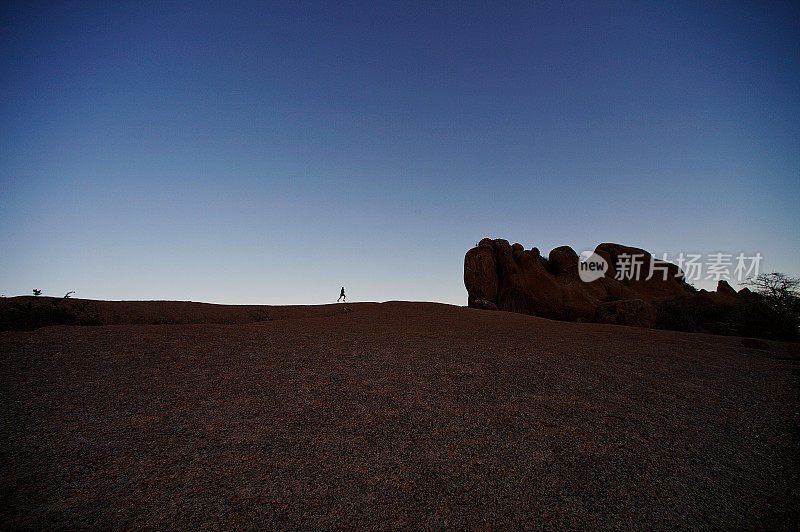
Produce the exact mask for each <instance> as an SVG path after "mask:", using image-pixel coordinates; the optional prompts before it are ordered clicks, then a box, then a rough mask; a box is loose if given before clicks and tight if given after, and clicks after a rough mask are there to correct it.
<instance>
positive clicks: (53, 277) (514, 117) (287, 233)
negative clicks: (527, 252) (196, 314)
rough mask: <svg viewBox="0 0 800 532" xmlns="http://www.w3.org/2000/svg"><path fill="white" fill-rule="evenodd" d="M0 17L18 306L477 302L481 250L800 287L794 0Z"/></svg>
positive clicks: (40, 8) (3, 214) (5, 243)
mask: <svg viewBox="0 0 800 532" xmlns="http://www.w3.org/2000/svg"><path fill="white" fill-rule="evenodd" d="M289 4H291V5H289ZM0 22H2V32H1V33H0V69H1V70H0V79H2V82H0V117H2V120H1V121H0V141H1V142H0V201H1V202H2V209H1V210H0V249H1V250H2V253H1V254H0V257H1V258H0V291H2V293H4V294H5V295H17V294H29V293H30V292H31V289H32V288H41V289H42V290H43V291H44V292H45V294H49V295H58V296H60V295H63V294H64V293H66V292H67V291H69V290H75V291H76V294H75V296H76V297H85V298H96V299H170V300H195V301H208V302H219V303H263V304H301V303H327V302H331V301H333V300H335V299H336V297H337V296H338V290H339V287H340V286H341V285H345V286H346V287H347V291H348V296H349V298H351V299H352V300H365V301H366V300H372V301H384V300H392V299H408V300H430V301H441V302H446V303H455V304H465V303H466V291H465V289H464V286H463V281H462V275H463V257H464V253H465V252H466V251H467V250H468V249H469V248H470V247H472V246H473V245H475V243H476V242H477V241H478V240H480V239H481V238H482V237H485V236H489V237H493V238H506V239H508V240H510V241H511V242H515V241H518V242H520V243H522V244H523V245H524V246H525V247H526V248H530V247H532V246H538V247H539V248H540V249H541V250H542V251H543V252H545V253H546V252H547V251H548V250H550V249H552V248H553V247H556V246H559V245H565V244H566V245H571V246H572V247H573V248H575V249H576V250H577V251H578V252H580V251H582V250H585V249H590V248H592V249H593V248H594V246H595V245H596V244H598V243H600V242H619V243H623V244H629V245H634V246H639V247H644V248H645V249H648V250H650V251H652V252H656V253H659V254H660V253H665V252H666V253H669V254H676V253H678V252H681V251H683V252H697V253H704V254H709V253H714V252H719V251H722V252H727V253H734V254H735V253H739V252H745V253H749V254H752V253H755V252H760V253H761V254H762V255H763V256H764V262H763V263H762V269H766V270H769V271H775V270H776V271H783V272H786V273H790V274H794V275H798V274H800V231H798V227H800V209H799V208H798V205H797V202H798V198H800V90H798V86H799V84H798V82H800V30H799V29H798V28H800V7H799V5H798V4H797V3H796V2H784V3H780V2H748V3H745V2H732V3H722V2H720V3H717V2H685V3H684V2H597V3H592V2H588V3H587V2H520V3H507V2H503V3H488V2H487V3H472V2H467V3H461V2H446V3H427V2H426V3H416V2H411V3H404V2H399V3H398V2H391V3H380V2H377V3H376V2H365V3H359V2H330V3H324V2H311V3H285V2H276V3H269V2H253V3H236V2H214V3H207V2H190V3H180V2H166V3H161V2H158V3H146V2H130V3H128V2H98V3H84V2H56V3H51V4H47V3H31V2H5V3H3V4H2V7H0ZM695 284H697V285H698V286H701V287H704V286H713V284H714V283H695Z"/></svg>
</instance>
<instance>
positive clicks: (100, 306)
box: [0, 296, 344, 330]
mask: <svg viewBox="0 0 800 532" xmlns="http://www.w3.org/2000/svg"><path fill="white" fill-rule="evenodd" d="M341 312H344V308H343V307H342V306H341V305H336V304H332V305H305V306H303V305H293V306H290V305H287V306H266V305H214V304H210V303H196V302H194V301H94V300H90V299H78V298H70V299H64V298H53V297H33V296H18V297H8V298H2V299H0V330H4V329H7V330H14V329H18V328H20V329H32V328H38V326H40V325H41V324H42V323H43V324H47V325H51V324H53V325H71V324H78V325H85V324H99V325H140V324H147V325H164V324H178V323H195V324H198V323H220V324H227V325H230V324H236V323H253V322H256V321H267V320H274V319H286V318H292V317H305V318H310V317H321V316H330V315H333V314H338V313H341ZM30 317H33V318H35V319H34V320H30V319H28V318H30ZM14 318H19V319H16V320H15V319H14ZM70 318H74V319H70ZM31 321H33V323H31ZM17 322H22V324H23V325H28V324H30V325H35V326H36V327H24V326H23V327H15V325H17V324H18V323H17ZM3 324H7V326H6V327H2V325H3Z"/></svg>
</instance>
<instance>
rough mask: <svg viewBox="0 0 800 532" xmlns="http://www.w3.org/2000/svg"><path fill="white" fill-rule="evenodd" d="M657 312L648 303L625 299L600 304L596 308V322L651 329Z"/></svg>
mask: <svg viewBox="0 0 800 532" xmlns="http://www.w3.org/2000/svg"><path fill="white" fill-rule="evenodd" d="M657 315H658V312H657V311H656V308H655V307H654V306H653V305H651V304H650V303H648V302H646V301H643V300H641V299H625V300H621V301H609V302H607V303H601V304H600V305H598V307H597V311H596V315H595V317H596V321H598V322H601V323H614V324H617V325H632V326H634V327H653V326H654V325H655V324H656V316H657Z"/></svg>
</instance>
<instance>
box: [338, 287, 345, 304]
mask: <svg viewBox="0 0 800 532" xmlns="http://www.w3.org/2000/svg"><path fill="white" fill-rule="evenodd" d="M341 300H345V301H347V298H346V297H345V295H344V286H343V287H342V293H341V294H339V299H337V300H336V302H337V303H338V302H339V301H341Z"/></svg>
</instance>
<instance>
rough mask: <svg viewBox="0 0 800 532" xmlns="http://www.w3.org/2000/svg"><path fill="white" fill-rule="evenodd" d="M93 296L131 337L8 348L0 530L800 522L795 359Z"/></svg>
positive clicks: (427, 318)
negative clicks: (196, 314)
mask: <svg viewBox="0 0 800 532" xmlns="http://www.w3.org/2000/svg"><path fill="white" fill-rule="evenodd" d="M103 305H105V306H103ZM103 305H101V307H102V312H103V313H105V314H103V315H104V316H106V318H107V319H106V322H107V323H111V322H114V323H120V324H119V325H104V326H89V327H80V326H52V327H45V328H42V329H38V330H35V331H29V332H2V333H0V386H1V388H0V390H1V391H0V524H2V528H4V529H8V528H23V527H24V528H29V527H32V528H56V527H69V528H74V527H91V528H131V527H145V528H163V527H170V528H173V527H174V528H181V529H196V528H198V527H201V528H207V529H222V528H230V527H232V528H263V527H266V528H292V529H294V528H305V529H319V528H323V529H330V528H352V527H356V528H370V529H372V528H378V529H388V528H419V527H427V528H437V529H439V528H470V529H475V528H479V529H488V528H491V529H497V528H511V529H517V528H542V527H547V528H551V527H555V528H581V529H585V528H589V529H596V528H612V527H613V528H624V529H646V530H652V529H663V528H692V529H696V528H714V529H718V528H722V529H752V528H763V529H787V530H797V528H798V524H799V515H798V514H799V512H800V510H798V509H799V508H800V504H799V503H800V497H798V490H797V486H798V485H800V461H799V460H798V457H800V453H799V452H798V451H800V394H799V393H798V375H800V361H798V360H796V359H792V358H791V357H789V356H787V354H786V353H787V351H786V345H785V344H780V343H777V342H770V346H771V348H770V350H768V351H761V350H757V349H751V348H746V347H743V346H742V345H741V339H740V338H735V337H723V336H712V335H703V334H689V333H680V332H672V331H662V330H649V329H637V328H629V327H620V326H613V325H599V324H581V323H566V322H556V321H550V320H545V319H540V318H535V317H530V316H523V315H516V314H510V313H505V312H490V311H479V310H473V309H467V308H462V307H454V306H448V305H441V304H435V303H406V302H390V303H382V304H378V303H357V304H350V303H347V304H341V305H327V306H319V307H273V308H266V307H264V308H265V313H264V312H260V311H259V312H253V309H250V308H248V309H245V310H242V309H239V310H238V311H235V309H236V308H235V307H228V310H225V309H222V308H217V307H213V306H209V307H203V308H205V309H206V310H205V311H204V312H206V313H207V317H206V318H204V319H202V320H197V321H206V322H208V321H215V320H216V321H219V322H225V321H226V318H225V315H226V312H227V313H232V314H231V316H233V317H231V318H230V319H227V322H228V324H221V323H218V324H214V323H200V324H146V323H147V322H158V321H159V320H160V321H162V322H164V323H168V322H170V321H192V316H193V314H192V312H193V311H192V310H191V309H192V308H195V307H191V304H180V303H168V302H167V303H165V302H162V303H152V302H150V303H127V304H126V303H104V304H103ZM125 305H128V306H127V307H126V306H125ZM159 305H160V306H159ZM187 305H188V306H187ZM212 307H213V308H212ZM196 308H200V307H196ZM256 310H257V309H256ZM234 311H235V312H234ZM236 312H239V313H238V314H236ZM126 313H127V314H126ZM137 313H138V314H137ZM170 313H172V314H174V315H172V316H171V315H170ZM175 313H177V314H175ZM234 314H235V316H234ZM112 315H113V316H116V318H114V320H112V319H110V318H108V316H112ZM126 315H127V316H128V318H127V319H126ZM134 315H135V316H134ZM132 316H133V317H132ZM142 316H144V317H142ZM176 316H177V317H176ZM208 316H210V317H208ZM266 318H269V319H268V320H267V321H251V322H250V323H247V321H248V320H252V319H266ZM126 321H127V322H128V323H134V322H137V321H138V322H145V324H125V323H126Z"/></svg>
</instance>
